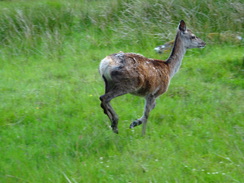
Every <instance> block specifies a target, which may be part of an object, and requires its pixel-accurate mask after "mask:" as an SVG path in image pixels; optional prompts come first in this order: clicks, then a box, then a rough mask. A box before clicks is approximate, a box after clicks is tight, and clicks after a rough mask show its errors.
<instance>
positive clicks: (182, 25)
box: [179, 20, 186, 32]
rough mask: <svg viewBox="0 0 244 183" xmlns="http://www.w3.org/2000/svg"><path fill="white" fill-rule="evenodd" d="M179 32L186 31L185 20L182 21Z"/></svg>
mask: <svg viewBox="0 0 244 183" xmlns="http://www.w3.org/2000/svg"><path fill="white" fill-rule="evenodd" d="M179 30H180V31H182V32H185V31H186V23H185V22H184V20H181V21H180V24H179Z"/></svg>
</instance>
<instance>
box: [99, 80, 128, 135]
mask: <svg viewBox="0 0 244 183" xmlns="http://www.w3.org/2000/svg"><path fill="white" fill-rule="evenodd" d="M104 81H105V94H104V95H102V96H100V100H101V107H102V108H103V111H104V113H105V114H106V115H107V116H108V118H109V119H110V121H111V128H112V130H113V132H114V133H118V121H119V118H118V115H117V114H116V112H115V111H114V109H113V108H112V106H111V105H110V101H111V100H112V99H113V98H115V97H118V96H121V95H124V94H126V93H128V92H127V91H126V89H125V88H120V87H118V86H116V85H115V84H114V83H112V82H108V81H107V80H106V78H104Z"/></svg>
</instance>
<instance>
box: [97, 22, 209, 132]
mask: <svg viewBox="0 0 244 183" xmlns="http://www.w3.org/2000/svg"><path fill="white" fill-rule="evenodd" d="M205 45H206V43H205V42H204V41H203V40H201V39H200V38H198V37H197V36H195V35H194V34H193V33H192V31H191V30H189V29H187V28H186V23H185V22H184V20H181V21H180V23H179V25H178V28H177V33H176V37H175V42H174V46H173V49H172V51H171V53H170V56H169V57H168V59H167V60H165V61H163V60H157V59H151V58H147V57H144V56H143V55H140V54H136V53H124V52H122V51H120V52H119V53H115V54H111V55H109V56H106V57H105V58H104V59H102V60H101V62H100V65H99V72H100V74H101V76H102V78H103V80H104V83H105V94H104V95H102V96H100V101H101V107H102V109H103V112H104V114H106V115H107V116H108V118H109V119H110V121H111V128H112V130H113V132H114V133H117V134H118V120H119V118H118V115H117V114H116V112H115V111H114V109H113V108H112V106H111V104H110V101H111V100H112V99H114V98H115V97H118V96H121V95H125V94H127V93H129V94H132V95H136V96H139V97H144V98H145V107H144V112H143V115H142V117H141V118H139V119H136V120H134V121H133V122H132V123H131V124H130V128H134V127H136V126H138V125H141V124H143V125H142V135H145V132H146V124H147V120H148V117H149V113H150V111H151V110H152V109H153V108H154V107H155V106H156V98H158V97H159V96H160V95H162V94H163V93H165V92H166V91H167V89H168V87H169V84H170V80H171V79H172V77H173V76H174V75H175V74H176V73H177V72H178V70H179V68H180V66H181V63H182V59H183V56H184V54H185V53H186V50H187V49H190V48H204V47H205Z"/></svg>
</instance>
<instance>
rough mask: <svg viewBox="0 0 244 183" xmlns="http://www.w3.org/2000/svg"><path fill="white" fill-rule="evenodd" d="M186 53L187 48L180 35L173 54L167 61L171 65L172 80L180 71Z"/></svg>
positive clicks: (176, 40) (177, 36) (177, 37)
mask: <svg viewBox="0 0 244 183" xmlns="http://www.w3.org/2000/svg"><path fill="white" fill-rule="evenodd" d="M185 53H186V48H185V47H184V45H183V42H182V40H181V38H180V35H179V33H178V34H177V35H176V38H175V43H174V47H173V49H172V52H171V54H170V56H169V58H168V59H167V61H166V62H167V63H168V65H169V69H170V77H171V78H172V77H173V76H174V75H175V73H176V72H177V71H178V70H179V69H180V66H181V63H182V59H183V57H184V55H185Z"/></svg>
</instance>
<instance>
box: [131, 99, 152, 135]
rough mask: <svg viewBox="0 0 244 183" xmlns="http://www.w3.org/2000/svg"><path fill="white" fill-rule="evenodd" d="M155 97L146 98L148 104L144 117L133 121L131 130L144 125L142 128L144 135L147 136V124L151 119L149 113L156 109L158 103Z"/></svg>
mask: <svg viewBox="0 0 244 183" xmlns="http://www.w3.org/2000/svg"><path fill="white" fill-rule="evenodd" d="M155 99H156V98H155V97H154V96H153V95H149V96H147V97H146V104H145V108H144V113H143V116H142V117H141V118H139V119H137V120H135V121H133V122H132V123H131V124H130V128H134V127H135V126H138V125H141V124H143V127H142V134H143V135H144V134H145V131H146V124H147V119H148V117H149V113H150V111H151V110H152V109H153V108H154V107H155V105H156V102H155Z"/></svg>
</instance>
